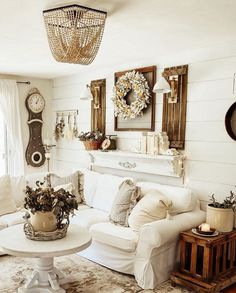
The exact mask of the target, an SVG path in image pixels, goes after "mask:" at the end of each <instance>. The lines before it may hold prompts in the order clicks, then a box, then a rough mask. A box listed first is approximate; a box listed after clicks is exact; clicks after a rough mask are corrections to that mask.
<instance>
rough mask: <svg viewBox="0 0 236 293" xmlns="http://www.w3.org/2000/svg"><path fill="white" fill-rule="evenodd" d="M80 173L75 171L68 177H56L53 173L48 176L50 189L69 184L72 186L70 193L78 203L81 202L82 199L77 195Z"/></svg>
mask: <svg viewBox="0 0 236 293" xmlns="http://www.w3.org/2000/svg"><path fill="white" fill-rule="evenodd" d="M80 175H81V173H80V172H79V171H76V172H74V173H72V174H68V175H61V174H60V175H58V174H55V173H51V174H50V179H51V185H52V187H55V186H60V185H66V184H69V183H72V185H73V187H74V188H73V190H72V193H73V194H74V195H75V196H76V197H77V199H78V201H79V202H81V201H82V199H81V197H80V194H79V177H80Z"/></svg>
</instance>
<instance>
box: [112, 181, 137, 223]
mask: <svg viewBox="0 0 236 293" xmlns="http://www.w3.org/2000/svg"><path fill="white" fill-rule="evenodd" d="M139 197H140V188H139V187H137V186H136V185H135V183H134V182H133V181H132V180H125V181H124V182H122V183H121V185H120V187H119V191H118V194H117V195H116V197H115V199H114V201H113V205H112V208H111V213H110V216H109V219H110V221H111V222H113V223H115V224H118V225H121V226H125V227H128V217H129V215H130V213H131V211H132V209H133V207H134V206H135V204H136V203H137V201H138V199H139Z"/></svg>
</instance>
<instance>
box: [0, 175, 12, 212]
mask: <svg viewBox="0 0 236 293" xmlns="http://www.w3.org/2000/svg"><path fill="white" fill-rule="evenodd" d="M0 186H1V188H0V216H1V215H5V214H9V213H13V212H15V211H16V204H15V201H14V199H13V196H12V193H11V180H10V176H8V175H5V176H2V177H0Z"/></svg>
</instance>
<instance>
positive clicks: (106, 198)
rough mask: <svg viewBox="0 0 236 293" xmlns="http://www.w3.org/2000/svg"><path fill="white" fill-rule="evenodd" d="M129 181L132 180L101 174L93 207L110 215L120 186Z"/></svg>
mask: <svg viewBox="0 0 236 293" xmlns="http://www.w3.org/2000/svg"><path fill="white" fill-rule="evenodd" d="M127 179H130V178H125V177H119V176H115V175H110V174H101V177H100V178H99V181H98V185H97V189H96V192H95V196H94V198H93V201H92V207H94V208H96V209H99V210H102V211H105V212H108V213H110V211H111V208H112V204H113V202H114V199H115V197H116V196H117V194H118V191H119V186H120V185H121V183H122V182H123V181H125V180H127ZM130 180H132V179H130Z"/></svg>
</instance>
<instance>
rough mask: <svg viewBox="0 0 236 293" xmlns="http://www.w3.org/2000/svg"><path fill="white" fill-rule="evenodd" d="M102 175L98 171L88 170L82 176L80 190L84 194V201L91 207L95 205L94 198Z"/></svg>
mask: <svg viewBox="0 0 236 293" xmlns="http://www.w3.org/2000/svg"><path fill="white" fill-rule="evenodd" d="M101 176H102V174H100V173H98V172H94V171H90V170H86V171H84V172H83V176H82V177H81V180H80V188H79V190H80V192H81V194H82V196H83V201H84V203H85V204H86V205H88V206H90V207H92V206H93V199H94V197H95V193H96V190H97V186H98V182H99V180H100V178H101Z"/></svg>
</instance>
